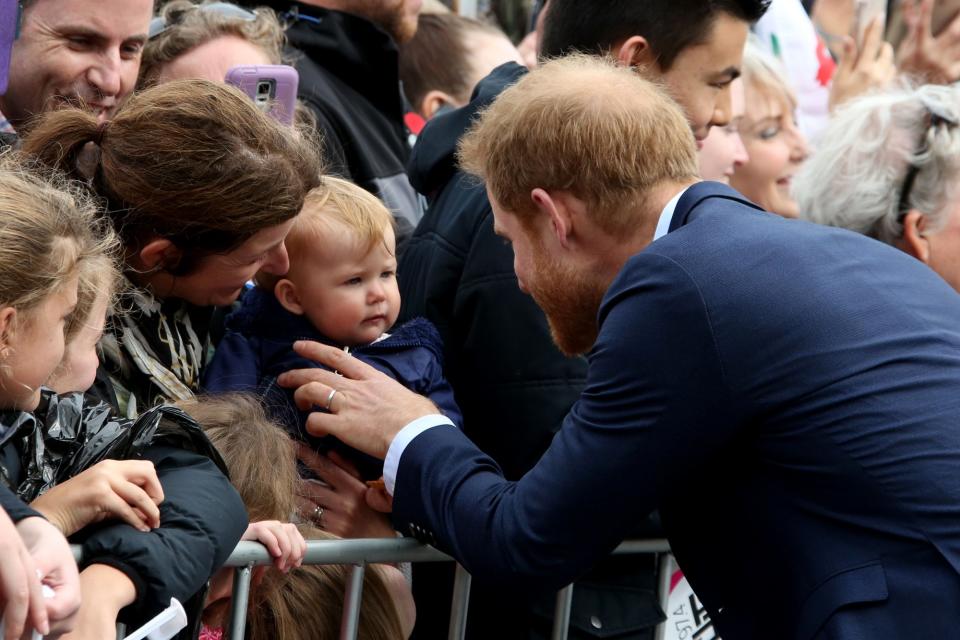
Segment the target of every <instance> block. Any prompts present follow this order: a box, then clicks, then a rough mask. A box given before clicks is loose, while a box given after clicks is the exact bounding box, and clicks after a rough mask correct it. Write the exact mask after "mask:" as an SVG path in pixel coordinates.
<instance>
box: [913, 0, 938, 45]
mask: <svg viewBox="0 0 960 640" xmlns="http://www.w3.org/2000/svg"><path fill="white" fill-rule="evenodd" d="M914 34H915V36H916V38H917V44H918V45H921V46H922V45H924V44H926V42H927V40H930V39H931V38H933V0H920V6H919V8H918V10H917V13H916V23H915V24H914Z"/></svg>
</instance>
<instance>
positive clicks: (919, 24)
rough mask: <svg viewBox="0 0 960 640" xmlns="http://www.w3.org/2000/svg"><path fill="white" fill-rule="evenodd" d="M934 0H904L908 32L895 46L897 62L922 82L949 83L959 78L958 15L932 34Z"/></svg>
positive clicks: (959, 39) (959, 40)
mask: <svg viewBox="0 0 960 640" xmlns="http://www.w3.org/2000/svg"><path fill="white" fill-rule="evenodd" d="M933 2H934V0H919V2H918V1H917V0H904V2H903V20H904V23H906V25H907V36H906V38H904V39H903V42H901V43H900V48H899V49H898V50H897V63H898V65H899V67H900V71H901V72H903V73H906V74H910V75H916V76H919V77H920V78H921V79H922V81H923V82H926V83H931V84H948V83H951V82H956V81H957V80H960V15H958V16H957V17H955V18H954V19H953V20H952V21H951V22H950V24H948V25H947V26H946V27H945V28H944V29H943V30H942V31H941V32H940V33H939V34H938V35H937V36H936V37H934V36H933V32H932V19H933Z"/></svg>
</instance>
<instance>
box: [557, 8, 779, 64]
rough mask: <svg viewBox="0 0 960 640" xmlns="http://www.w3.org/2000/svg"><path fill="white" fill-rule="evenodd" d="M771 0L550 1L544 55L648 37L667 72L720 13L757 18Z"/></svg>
mask: <svg viewBox="0 0 960 640" xmlns="http://www.w3.org/2000/svg"><path fill="white" fill-rule="evenodd" d="M769 4H770V0H550V5H549V7H548V9H547V16H546V19H545V21H544V27H543V43H542V44H541V47H540V55H541V56H543V57H544V58H555V57H558V56H563V55H566V54H568V53H572V52H574V51H581V52H583V53H597V54H606V53H608V52H609V51H610V49H611V47H613V46H614V45H615V44H617V43H618V42H621V41H623V40H626V39H627V38H629V37H630V36H634V35H639V36H643V37H644V38H646V39H647V42H649V43H650V47H651V48H652V49H653V53H654V54H655V55H656V57H657V63H658V64H659V65H660V68H661V69H662V70H663V71H666V70H668V69H669V68H670V65H672V64H673V62H674V60H675V59H676V57H677V56H678V55H679V54H680V52H681V51H683V50H684V49H686V48H687V47H691V46H695V45H698V44H702V43H703V42H705V41H706V39H707V34H708V33H709V31H710V27H711V26H712V25H713V22H714V20H715V19H716V17H717V14H719V13H726V14H728V15H730V16H733V17H734V18H738V19H740V20H743V21H744V22H749V23H754V22H756V21H757V20H759V19H760V17H761V16H762V15H763V14H764V12H765V11H766V10H767V7H768V6H769Z"/></svg>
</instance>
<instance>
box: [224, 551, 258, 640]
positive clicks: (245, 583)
mask: <svg viewBox="0 0 960 640" xmlns="http://www.w3.org/2000/svg"><path fill="white" fill-rule="evenodd" d="M252 576H253V565H252V564H248V565H246V566H244V567H239V568H238V569H237V570H236V571H235V572H234V574H233V596H232V597H231V598H230V615H229V617H228V618H227V619H228V620H229V621H230V637H231V638H242V637H243V635H244V633H245V632H246V629H247V604H248V603H249V601H250V578H251V577H252Z"/></svg>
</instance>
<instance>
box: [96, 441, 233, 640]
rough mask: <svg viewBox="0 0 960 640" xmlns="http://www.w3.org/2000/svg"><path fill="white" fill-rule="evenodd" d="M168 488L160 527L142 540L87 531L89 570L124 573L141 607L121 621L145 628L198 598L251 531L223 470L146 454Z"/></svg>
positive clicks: (202, 461) (161, 450) (126, 530)
mask: <svg viewBox="0 0 960 640" xmlns="http://www.w3.org/2000/svg"><path fill="white" fill-rule="evenodd" d="M143 457H144V459H148V460H151V461H152V462H153V463H154V465H155V466H156V469H157V475H158V477H159V479H160V484H161V486H162V487H163V492H164V501H163V502H162V503H161V504H160V526H159V527H158V528H156V529H154V530H152V531H150V532H147V533H141V532H139V531H137V530H136V529H134V528H133V527H131V526H129V525H127V524H123V523H116V522H112V523H109V524H107V525H105V526H102V527H100V528H97V529H95V530H93V531H90V532H86V531H85V532H84V535H83V540H82V545H83V566H89V565H91V564H106V565H109V566H112V567H114V568H116V569H119V570H120V571H122V572H123V573H125V574H126V575H127V576H128V577H129V578H130V580H131V581H132V582H133V583H134V586H135V587H136V589H137V599H136V601H135V602H134V603H133V604H132V605H130V606H129V607H127V608H126V609H125V610H124V611H123V612H122V616H121V619H122V621H123V622H126V623H128V624H141V623H142V622H144V621H145V620H147V619H148V618H150V617H151V616H154V615H156V614H157V613H158V612H159V611H160V610H161V609H163V608H166V607H167V606H168V605H169V604H170V598H171V597H176V598H177V599H178V600H180V601H181V602H184V601H186V600H187V599H188V598H190V597H191V596H192V595H193V594H194V593H196V592H197V591H199V590H200V589H201V588H202V587H203V585H204V584H205V583H206V581H207V580H208V579H209V578H210V576H211V575H213V573H214V572H215V571H216V570H217V569H219V568H220V566H221V565H222V564H223V563H224V562H225V561H226V559H227V558H228V557H229V555H230V553H231V552H232V551H233V549H234V547H235V546H236V544H237V542H239V540H240V536H242V535H243V532H244V530H245V529H246V526H247V513H246V510H245V509H244V506H243V503H242V502H241V500H240V496H239V494H238V493H237V492H236V490H235V489H234V488H233V486H232V485H231V484H230V481H229V480H228V479H227V478H226V476H224V475H223V474H222V473H221V472H220V470H219V469H218V468H217V467H216V465H215V464H214V463H213V462H212V461H210V460H209V459H208V458H206V457H203V456H201V455H198V454H195V453H192V452H188V451H184V450H181V449H175V448H172V447H168V446H153V447H150V448H149V449H147V451H146V452H145V453H144V456H143Z"/></svg>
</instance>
